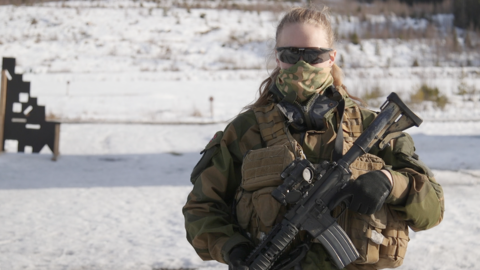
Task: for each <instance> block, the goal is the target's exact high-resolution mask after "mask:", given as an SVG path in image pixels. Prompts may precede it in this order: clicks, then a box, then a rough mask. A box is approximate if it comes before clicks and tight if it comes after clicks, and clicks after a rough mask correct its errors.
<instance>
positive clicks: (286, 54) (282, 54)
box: [276, 47, 333, 64]
mask: <svg viewBox="0 0 480 270" xmlns="http://www.w3.org/2000/svg"><path fill="white" fill-rule="evenodd" d="M276 50H277V57H278V60H280V61H282V62H284V63H288V64H295V63H297V62H298V61H300V58H302V59H303V61H305V62H307V63H309V64H319V63H323V62H325V61H327V60H328V59H329V55H328V54H327V53H329V52H331V51H333V49H327V48H298V47H278V48H277V49H276Z"/></svg>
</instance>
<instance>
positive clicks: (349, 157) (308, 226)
mask: <svg viewBox="0 0 480 270" xmlns="http://www.w3.org/2000/svg"><path fill="white" fill-rule="evenodd" d="M380 109H381V112H380V113H379V114H378V115H377V117H376V118H375V120H374V121H373V122H372V124H371V125H370V126H369V127H368V128H367V129H366V130H365V131H364V132H363V133H362V134H361V135H360V137H359V138H358V139H357V140H356V141H355V142H354V145H353V146H352V147H351V148H350V150H349V151H348V152H347V153H346V154H345V155H344V156H343V157H342V158H341V159H340V160H339V161H338V162H337V163H336V162H331V163H330V164H329V165H328V169H327V170H326V172H325V173H324V174H323V175H321V176H320V178H319V179H317V180H316V181H315V182H314V183H313V184H312V185H311V188H309V190H308V193H305V196H303V197H302V198H301V199H299V201H298V202H296V203H295V204H294V205H293V206H292V207H291V209H290V210H288V212H287V213H286V214H285V216H284V219H283V221H282V222H281V223H279V224H277V225H276V226H275V227H274V228H273V229H272V231H271V232H270V233H269V234H268V236H267V237H266V238H265V239H264V240H263V241H262V242H261V243H260V244H259V245H258V246H257V247H256V248H255V250H254V251H253V252H252V253H251V254H250V255H249V257H248V258H247V264H248V265H249V269H251V270H268V269H270V268H272V266H274V264H275V262H276V261H277V260H278V259H279V258H280V256H281V255H282V253H283V251H284V250H285V249H286V248H287V246H288V245H289V244H290V243H291V242H292V241H293V239H294V238H295V236H296V235H297V234H298V232H299V231H300V230H305V231H307V232H308V233H309V234H310V235H311V236H312V237H314V238H316V239H317V240H319V241H320V243H321V244H322V245H323V246H324V248H325V250H326V251H327V252H328V253H329V255H330V257H331V258H332V260H333V263H334V264H335V266H336V267H337V268H338V269H342V268H344V267H345V266H346V265H348V264H350V263H351V262H353V261H354V260H356V259H357V258H358V256H359V254H358V252H357V250H356V248H355V247H354V245H353V244H352V242H351V241H350V239H349V237H348V236H347V234H346V233H345V232H344V231H343V230H342V229H341V228H340V226H339V225H338V224H337V223H336V220H335V219H334V218H333V217H332V216H331V214H330V212H331V209H329V208H328V207H327V205H328V203H329V202H330V200H331V199H332V198H333V197H334V196H335V194H336V193H337V192H338V191H340V189H342V188H343V187H344V186H345V185H346V183H347V181H348V180H349V179H350V176H351V172H350V169H349V166H350V164H351V163H352V162H353V161H354V160H355V159H357V158H358V157H359V156H361V155H363V154H364V153H368V151H369V150H370V149H371V148H372V147H373V146H374V145H375V144H376V143H379V147H380V148H383V147H384V146H386V145H387V144H388V142H389V141H390V140H391V139H393V138H396V137H399V136H400V135H401V131H403V130H405V129H407V128H410V127H412V126H417V127H418V126H420V124H421V123H422V120H421V119H420V118H419V117H418V116H417V115H415V114H414V113H413V112H412V111H411V110H410V109H409V108H408V107H407V106H406V105H405V104H404V103H403V102H402V100H401V99H400V98H399V97H398V95H397V94H395V93H391V94H390V95H389V96H388V97H387V101H386V102H385V103H384V104H383V105H382V106H381V107H380ZM310 169H312V168H310ZM284 188H285V187H283V189H284ZM281 192H285V191H283V190H282V191H281ZM272 194H275V196H274V197H276V198H277V197H279V196H278V194H279V191H276V192H275V191H274V192H272ZM281 203H284V201H281Z"/></svg>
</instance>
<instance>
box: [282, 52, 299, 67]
mask: <svg viewBox="0 0 480 270" xmlns="http://www.w3.org/2000/svg"><path fill="white" fill-rule="evenodd" d="M278 59H279V60H280V61H282V62H284V63H288V64H295V63H297V62H298V60H300V54H298V50H296V53H295V52H293V51H292V50H288V49H287V50H282V51H281V52H279V53H278Z"/></svg>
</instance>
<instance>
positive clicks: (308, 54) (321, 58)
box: [303, 50, 328, 64]
mask: <svg viewBox="0 0 480 270" xmlns="http://www.w3.org/2000/svg"><path fill="white" fill-rule="evenodd" d="M327 59H328V51H323V50H305V53H304V54H303V60H305V62H307V63H310V64H319V63H323V62H325V61H327Z"/></svg>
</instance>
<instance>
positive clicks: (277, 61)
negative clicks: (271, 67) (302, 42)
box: [274, 50, 280, 67]
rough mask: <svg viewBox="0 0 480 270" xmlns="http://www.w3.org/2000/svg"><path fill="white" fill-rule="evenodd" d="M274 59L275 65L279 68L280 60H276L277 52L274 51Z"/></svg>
mask: <svg viewBox="0 0 480 270" xmlns="http://www.w3.org/2000/svg"><path fill="white" fill-rule="evenodd" d="M274 57H275V62H276V63H277V67H280V60H278V58H277V50H275V55H274Z"/></svg>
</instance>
